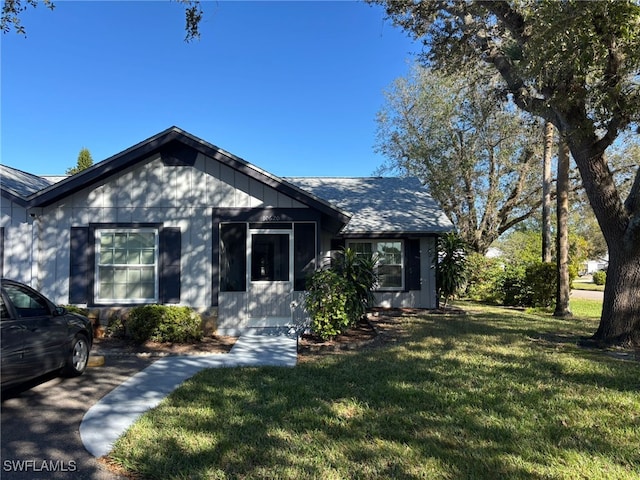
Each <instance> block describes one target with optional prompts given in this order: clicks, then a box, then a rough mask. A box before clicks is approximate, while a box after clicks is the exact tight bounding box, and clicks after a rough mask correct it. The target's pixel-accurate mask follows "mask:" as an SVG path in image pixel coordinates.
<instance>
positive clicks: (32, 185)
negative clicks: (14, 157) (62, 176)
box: [0, 165, 52, 203]
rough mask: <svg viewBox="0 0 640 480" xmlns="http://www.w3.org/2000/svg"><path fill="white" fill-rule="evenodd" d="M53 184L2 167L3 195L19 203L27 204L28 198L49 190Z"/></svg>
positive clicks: (13, 169) (0, 181) (0, 184)
mask: <svg viewBox="0 0 640 480" xmlns="http://www.w3.org/2000/svg"><path fill="white" fill-rule="evenodd" d="M51 184H52V182H50V181H49V180H46V179H44V178H42V177H39V176H37V175H33V174H31V173H27V172H23V171H22V170H18V169H16V168H12V167H8V166H6V165H0V186H1V187H2V191H3V193H5V194H7V195H8V196H9V197H10V198H11V199H12V200H14V201H17V202H18V203H26V202H25V199H26V197H28V196H30V195H33V194H34V193H36V192H38V191H40V190H42V189H44V188H47V187H48V186H49V185H51Z"/></svg>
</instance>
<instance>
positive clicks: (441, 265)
mask: <svg viewBox="0 0 640 480" xmlns="http://www.w3.org/2000/svg"><path fill="white" fill-rule="evenodd" d="M466 254H467V245H466V243H465V241H464V240H463V239H462V238H461V237H460V236H459V235H458V234H456V233H446V234H444V235H442V236H441V237H439V238H438V251H437V279H438V294H439V295H440V296H441V297H443V298H444V305H445V306H446V305H447V302H448V301H449V299H451V298H452V297H454V296H455V295H457V294H458V292H459V291H460V290H461V289H462V287H463V286H464V285H465V282H466V276H465V275H466V263H467V262H466Z"/></svg>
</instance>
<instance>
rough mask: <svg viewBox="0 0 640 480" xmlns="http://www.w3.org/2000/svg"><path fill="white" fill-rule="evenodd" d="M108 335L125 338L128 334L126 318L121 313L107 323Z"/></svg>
mask: <svg viewBox="0 0 640 480" xmlns="http://www.w3.org/2000/svg"><path fill="white" fill-rule="evenodd" d="M106 334H107V337H112V338H125V337H126V336H127V328H126V325H125V322H124V319H123V318H122V317H120V316H119V315H113V316H112V317H110V318H109V322H108V323H107V331H106Z"/></svg>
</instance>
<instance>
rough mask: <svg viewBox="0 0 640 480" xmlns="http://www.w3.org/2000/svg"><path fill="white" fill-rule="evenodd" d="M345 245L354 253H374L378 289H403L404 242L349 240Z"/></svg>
mask: <svg viewBox="0 0 640 480" xmlns="http://www.w3.org/2000/svg"><path fill="white" fill-rule="evenodd" d="M347 247H348V248H351V249H352V250H353V251H355V252H356V255H367V256H369V255H376V256H377V258H378V263H377V265H376V273H377V274H378V285H377V287H376V288H377V289H378V290H403V289H404V243H403V242H402V240H350V241H348V242H347Z"/></svg>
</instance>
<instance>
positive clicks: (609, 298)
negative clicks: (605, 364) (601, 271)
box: [593, 244, 640, 346]
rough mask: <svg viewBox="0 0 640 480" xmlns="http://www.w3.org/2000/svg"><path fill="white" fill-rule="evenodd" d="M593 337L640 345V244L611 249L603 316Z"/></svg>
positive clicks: (610, 342)
mask: <svg viewBox="0 0 640 480" xmlns="http://www.w3.org/2000/svg"><path fill="white" fill-rule="evenodd" d="M593 339H594V340H595V341H596V342H598V343H600V344H604V345H612V344H616V345H623V346H630V345H636V346H637V345H640V244H636V245H626V246H625V245H624V244H620V245H619V247H618V248H610V249H609V268H608V269H607V283H606V286H605V289H604V303H603V305H602V318H601V320H600V326H599V327H598V330H597V332H596V333H595V335H594V336H593Z"/></svg>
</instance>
